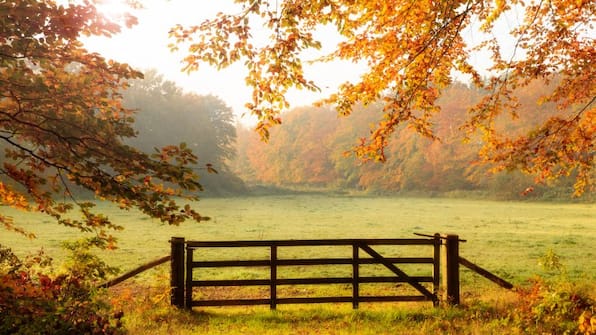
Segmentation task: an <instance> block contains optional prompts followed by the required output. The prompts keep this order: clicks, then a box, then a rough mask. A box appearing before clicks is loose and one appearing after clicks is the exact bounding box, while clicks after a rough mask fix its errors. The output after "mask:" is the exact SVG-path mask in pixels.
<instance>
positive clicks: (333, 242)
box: [186, 238, 434, 248]
mask: <svg viewBox="0 0 596 335" xmlns="http://www.w3.org/2000/svg"><path fill="white" fill-rule="evenodd" d="M355 243H356V244H368V245H432V244H434V239H428V238H388V239H329V240H260V241H187V242H186V245H187V246H188V247H191V248H239V247H270V246H271V245H277V246H279V247H298V246H338V245H345V246H351V245H353V244H355Z"/></svg>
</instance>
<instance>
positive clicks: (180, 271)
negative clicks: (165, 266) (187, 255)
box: [170, 237, 184, 308]
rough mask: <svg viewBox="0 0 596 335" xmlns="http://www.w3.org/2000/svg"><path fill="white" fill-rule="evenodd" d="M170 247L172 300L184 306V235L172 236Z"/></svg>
mask: <svg viewBox="0 0 596 335" xmlns="http://www.w3.org/2000/svg"><path fill="white" fill-rule="evenodd" d="M170 247H171V252H170V257H171V260H170V264H171V271H170V289H171V291H170V302H171V304H172V306H176V307H178V308H184V237H172V239H171V240H170Z"/></svg>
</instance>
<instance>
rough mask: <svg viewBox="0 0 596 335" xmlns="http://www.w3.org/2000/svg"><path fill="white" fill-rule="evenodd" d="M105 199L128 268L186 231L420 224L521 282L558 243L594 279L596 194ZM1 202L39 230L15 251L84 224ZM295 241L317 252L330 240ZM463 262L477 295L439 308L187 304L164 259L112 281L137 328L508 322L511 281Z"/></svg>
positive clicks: (369, 330)
mask: <svg viewBox="0 0 596 335" xmlns="http://www.w3.org/2000/svg"><path fill="white" fill-rule="evenodd" d="M97 206H98V209H99V210H100V211H101V212H103V213H105V214H107V215H108V216H109V217H110V219H111V220H112V221H113V222H115V223H118V224H121V225H123V226H124V227H125V230H123V231H119V232H115V235H116V236H117V237H118V239H119V245H118V249H116V250H114V251H105V252H102V253H101V256H102V257H103V258H104V259H105V260H107V261H108V263H109V264H111V265H116V266H119V267H120V268H121V269H122V270H123V271H126V270H129V269H132V268H134V267H136V266H138V265H141V264H144V263H146V262H148V261H151V260H153V259H156V258H158V257H161V256H165V255H167V254H168V253H169V243H168V240H169V239H170V237H172V236H180V237H185V238H186V239H188V240H241V239H242V240H244V239H246V240H264V239H314V238H316V239H322V238H409V237H415V236H414V235H413V233H423V234H433V233H436V232H439V233H454V234H458V235H460V238H462V239H465V240H467V242H465V243H462V244H461V245H460V254H461V255H462V256H463V257H465V258H467V259H468V260H470V261H472V262H474V263H476V264H478V265H480V266H482V267H484V268H486V269H488V270H490V271H491V272H493V273H495V274H497V275H499V276H501V277H503V278H505V279H507V280H509V281H510V282H512V283H513V284H515V285H522V286H523V285H526V284H527V281H528V279H529V278H531V277H533V276H534V275H535V274H541V275H544V272H543V270H542V268H541V266H540V265H539V264H538V263H539V260H540V258H541V257H542V256H543V255H544V254H546V253H547V252H549V251H553V252H554V253H555V254H556V255H558V256H559V257H560V258H561V261H562V263H563V264H564V265H565V266H566V269H567V274H568V276H569V278H570V279H572V280H573V281H577V282H581V283H587V284H588V285H592V286H591V287H592V288H593V283H594V282H595V281H596V262H595V261H594V259H595V258H596V257H595V256H596V255H595V254H596V249H595V248H594V242H593V241H594V240H595V239H596V206H595V205H594V204H562V203H538V202H523V203H521V202H499V201H486V200H458V199H444V198H429V199H423V198H392V197H350V196H324V195H288V196H260V197H238V198H207V199H202V200H201V201H200V202H199V203H198V204H197V208H198V209H199V212H200V213H201V214H203V215H207V216H210V217H211V218H212V219H211V220H210V221H206V222H202V223H185V224H182V225H180V226H168V225H164V224H161V223H159V222H158V221H156V220H152V219H149V218H146V217H143V216H142V215H140V214H139V213H138V212H135V211H120V210H118V209H117V208H116V207H115V206H113V205H110V204H106V203H98V204H97ZM2 210H3V212H9V213H10V214H11V215H13V216H14V219H15V222H18V223H21V226H23V227H24V228H26V229H27V230H30V231H32V232H34V233H36V235H37V236H38V238H37V239H35V240H28V239H26V238H24V237H22V236H20V235H17V234H14V233H8V232H4V233H2V235H1V236H0V244H2V245H5V246H9V247H11V248H12V249H13V251H15V253H16V254H17V255H21V256H22V255H25V254H27V253H31V252H34V251H35V250H37V249H39V248H41V247H43V248H44V250H45V251H47V252H48V253H49V254H50V255H53V256H55V257H56V258H60V257H61V255H62V253H63V251H62V250H61V248H60V242H61V241H63V240H67V239H74V238H76V237H78V236H79V234H78V233H77V232H76V231H75V230H73V229H68V228H65V227H59V226H57V225H56V224H55V223H54V222H52V221H51V220H49V218H47V217H44V216H43V215H32V214H25V213H20V212H17V211H13V210H12V209H8V208H2ZM237 251H238V250H236V252H237ZM252 252H254V253H259V252H264V255H266V250H265V251H264V250H261V251H253V250H250V251H249V250H246V251H243V252H242V253H243V255H244V256H243V257H246V255H247V254H250V253H252ZM296 252H297V253H298V254H300V255H301V256H302V255H304V254H307V255H311V257H316V255H317V254H318V253H320V252H321V250H320V249H316V248H309V249H304V250H298V251H296ZM325 252H327V251H325ZM334 252H335V251H334ZM338 252H339V251H338ZM404 252H405V251H404ZM347 255H348V254H346V256H347ZM213 256H215V257H218V258H220V259H235V258H239V257H240V256H238V255H235V254H231V253H229V252H223V253H222V252H221V250H218V251H217V250H214V251H213ZM293 256H294V255H289V256H288V257H293ZM319 256H320V257H329V256H330V255H329V254H324V255H319ZM400 256H401V255H400ZM406 256H410V255H406ZM233 271H235V272H234V273H233V274H232V276H234V277H238V278H239V277H242V278H255V276H256V277H258V276H259V274H255V273H253V272H251V271H250V270H244V269H242V268H239V269H235V270H233ZM297 271H301V269H298V270H297ZM315 271H316V270H315ZM337 271H342V270H341V269H339V270H337ZM462 271H463V272H462V301H463V303H464V304H468V303H470V302H473V304H471V305H468V307H467V309H466V310H461V309H451V308H446V309H433V308H431V307H430V303H396V304H387V303H380V304H379V303H377V304H362V305H361V308H360V309H359V310H358V311H353V310H351V306H350V305H349V304H340V305H334V304H326V305H314V306H311V305H283V306H279V307H278V310H277V311H269V310H268V307H267V306H257V307H227V308H202V309H196V310H195V312H194V313H188V312H184V311H176V310H173V309H171V308H169V306H168V299H169V298H168V291H167V290H168V288H167V284H168V267H167V266H166V265H164V266H160V267H158V268H157V269H155V270H151V271H148V272H147V273H145V274H143V275H141V276H140V277H137V278H136V279H135V280H132V281H129V282H125V283H124V284H121V285H118V286H116V287H114V288H113V289H112V290H111V293H112V294H113V299H112V303H113V304H114V305H115V306H116V308H123V309H124V310H126V315H128V316H127V318H126V319H125V321H126V324H127V326H128V328H129V330H130V332H131V333H133V334H153V333H164V334H196V333H208V334H395V333H399V334H430V333H454V334H459V333H462V334H463V333H465V334H492V333H494V334H498V333H500V332H499V330H500V329H501V327H502V326H503V324H502V323H503V322H505V321H502V319H499V318H497V317H495V318H493V317H492V315H493V314H495V315H496V314H498V313H499V311H507V310H508V308H509V307H507V306H508V304H509V303H510V302H511V301H513V300H514V299H515V297H514V296H513V293H512V292H508V291H505V290H503V289H501V288H499V287H497V286H496V285H494V284H492V283H490V282H488V281H487V280H486V279H484V278H481V277H479V276H477V275H475V274H472V273H471V272H469V271H467V270H462ZM590 283H592V284H590ZM325 289H327V288H325ZM332 289H335V288H332ZM340 289H341V288H339V289H337V290H340ZM344 289H345V288H344ZM316 290H317V289H315V293H316ZM224 293H226V292H224ZM224 293H222V292H219V294H224ZM227 293H229V292H227ZM319 293H320V292H319ZM215 294H218V293H217V292H216V293H215ZM388 306H389V307H388ZM470 313H471V314H470ZM474 315H476V319H474ZM499 320H501V321H499ZM511 329H515V328H511ZM521 333H523V332H521Z"/></svg>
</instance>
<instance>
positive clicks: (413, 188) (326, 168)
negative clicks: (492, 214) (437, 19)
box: [234, 80, 573, 199]
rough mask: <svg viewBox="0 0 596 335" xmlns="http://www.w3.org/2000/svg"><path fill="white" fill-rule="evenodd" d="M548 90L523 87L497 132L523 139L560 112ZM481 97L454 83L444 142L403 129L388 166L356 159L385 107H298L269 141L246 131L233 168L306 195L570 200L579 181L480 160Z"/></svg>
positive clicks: (442, 121)
mask: <svg viewBox="0 0 596 335" xmlns="http://www.w3.org/2000/svg"><path fill="white" fill-rule="evenodd" d="M550 85H552V84H550ZM547 86H548V85H547V84H546V83H545V82H543V81H539V80H536V81H534V82H532V83H531V84H530V85H529V86H527V87H525V88H523V89H519V90H516V91H515V95H516V98H517V99H518V100H519V103H520V107H519V113H518V114H517V115H514V116H512V115H502V116H500V117H499V118H496V119H495V127H497V128H498V129H500V131H505V132H508V133H511V134H522V133H524V132H528V131H531V129H533V128H535V127H536V126H537V125H539V124H541V123H542V122H544V121H545V120H547V119H549V118H552V117H556V116H557V115H560V114H561V113H562V112H561V111H558V110H557V108H555V106H554V104H552V103H544V104H539V103H537V102H536V100H537V97H539V95H540V94H541V93H542V92H543V91H545V90H547V89H548V87H547ZM482 94H483V92H481V91H479V90H478V89H475V88H473V87H468V86H467V85H465V84H462V83H455V84H453V85H451V86H450V87H449V88H447V89H446V90H445V92H444V93H443V95H442V97H441V98H440V100H439V106H440V108H441V113H438V114H436V115H435V116H434V117H433V118H432V120H431V121H432V130H433V132H434V134H435V135H436V137H437V138H436V139H430V138H427V137H421V136H418V134H416V133H415V131H414V130H413V129H411V127H408V126H401V127H400V128H399V129H398V130H397V131H396V133H395V134H394V135H393V137H392V139H391V141H390V142H389V144H388V146H387V148H386V150H385V153H386V156H387V159H386V160H385V161H384V162H383V163H379V162H374V161H368V162H364V161H362V160H361V159H358V158H356V157H354V155H353V154H352V149H353V148H354V147H355V146H358V145H359V144H360V141H362V140H361V139H362V138H364V137H366V136H368V135H369V134H368V133H366V128H367V126H368V125H371V127H373V124H374V122H375V117H376V115H378V113H379V110H381V109H382V108H383V106H382V104H381V103H373V104H369V105H367V106H364V105H359V106H357V107H356V108H355V109H354V111H353V112H352V114H351V115H350V117H341V116H338V115H337V112H336V111H335V110H334V109H333V108H331V107H324V106H323V107H300V108H295V109H293V110H291V111H290V112H287V113H285V114H283V115H282V117H283V125H282V126H280V127H277V128H274V129H272V130H271V134H270V140H269V142H268V143H263V142H262V141H261V140H260V138H259V137H258V136H257V135H256V134H255V133H254V132H253V131H252V130H251V129H248V128H246V127H241V128H239V130H238V144H237V151H238V157H237V159H236V160H235V161H234V171H235V172H236V173H237V174H238V176H240V177H241V178H242V179H243V180H245V181H246V182H247V183H249V184H252V185H255V184H259V185H264V186H270V187H279V188H289V189H301V190H308V189H311V190H312V189H318V190H326V191H357V192H364V193H370V194H419V195H436V194H443V195H449V194H451V195H460V196H461V195H464V194H469V195H474V194H475V195H480V196H483V197H491V198H502V199H503V198H506V199H515V198H528V197H529V198H535V197H542V198H560V199H561V198H570V196H571V194H572V193H573V176H570V177H567V178H563V179H562V180H558V181H554V182H548V183H547V182H544V181H541V180H540V178H539V177H540V176H535V175H529V174H524V173H522V172H520V171H514V170H511V171H508V170H504V171H501V170H498V169H495V165H494V164H492V165H491V164H485V163H482V162H481V158H480V157H479V151H480V150H481V149H482V147H483V137H482V135H481V134H480V133H477V134H474V135H472V136H468V135H467V134H466V133H465V131H464V130H463V129H462V126H463V123H464V122H465V120H466V118H467V117H468V110H467V106H470V105H471V104H474V103H476V102H477V101H478V100H479V99H481V96H482ZM371 131H372V130H371ZM537 177H538V178H537Z"/></svg>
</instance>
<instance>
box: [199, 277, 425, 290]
mask: <svg viewBox="0 0 596 335" xmlns="http://www.w3.org/2000/svg"><path fill="white" fill-rule="evenodd" d="M359 278H360V279H359V283H360V284H375V283H376V284H380V283H408V280H415V281H417V282H427V283H432V281H433V277H430V276H412V277H409V279H408V278H402V277H395V276H393V277H359ZM353 280H354V279H353V278H350V277H329V278H283V279H280V278H278V279H277V280H276V281H275V282H276V285H277V286H280V285H323V284H352V283H353ZM266 285H271V280H269V279H224V280H195V281H193V282H192V286H193V287H211V286H266Z"/></svg>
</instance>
